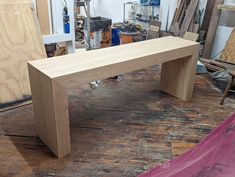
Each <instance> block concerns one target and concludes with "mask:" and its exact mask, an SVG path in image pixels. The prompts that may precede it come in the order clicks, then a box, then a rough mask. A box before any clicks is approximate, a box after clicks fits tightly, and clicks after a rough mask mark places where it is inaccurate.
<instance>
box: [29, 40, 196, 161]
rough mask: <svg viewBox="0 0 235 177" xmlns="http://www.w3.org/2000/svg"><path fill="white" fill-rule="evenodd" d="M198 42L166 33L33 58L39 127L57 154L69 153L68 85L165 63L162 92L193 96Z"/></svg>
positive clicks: (37, 125) (33, 77) (76, 85)
mask: <svg viewBox="0 0 235 177" xmlns="http://www.w3.org/2000/svg"><path fill="white" fill-rule="evenodd" d="M198 51H199V44H198V43H196V42H193V41H188V40H184V39H181V38H175V37H165V38H159V39H153V40H148V41H143V42H137V43H132V44H126V45H121V46H116V47H110V48H105V49H99V50H94V51H88V52H83V53H81V54H80V53H75V54H70V55H66V56H61V57H55V58H52V59H44V60H37V61H31V62H29V64H28V66H29V74H30V83H31V89H32V95H33V107H34V117H35V123H36V128H37V132H38V135H39V137H40V138H41V139H42V140H43V141H44V142H45V143H46V144H47V145H48V146H49V148H50V149H51V151H52V152H53V153H54V154H55V155H56V156H57V157H63V156H64V155H66V154H69V153H70V152H71V145H70V133H69V132H70V129H69V114H68V96H67V89H68V88H72V87H78V86H81V85H82V84H86V83H89V82H91V81H93V80H101V79H105V78H109V77H111V76H114V75H117V74H120V73H128V72H132V71H136V70H139V69H143V68H147V67H150V66H153V65H158V64H162V63H164V64H163V69H162V78H161V90H162V91H165V92H167V93H169V94H171V95H173V96H175V97H177V98H180V99H182V100H184V101H187V100H189V99H191V97H192V92H193V85H194V77H195V72H196V62H197V58H198Z"/></svg>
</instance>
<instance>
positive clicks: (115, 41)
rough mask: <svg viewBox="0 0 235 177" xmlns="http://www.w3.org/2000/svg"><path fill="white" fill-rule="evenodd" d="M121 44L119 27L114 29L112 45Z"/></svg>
mask: <svg viewBox="0 0 235 177" xmlns="http://www.w3.org/2000/svg"><path fill="white" fill-rule="evenodd" d="M115 45H120V37H119V29H117V28H113V29H112V46H115Z"/></svg>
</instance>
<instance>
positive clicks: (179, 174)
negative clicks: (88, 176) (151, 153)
mask: <svg viewBox="0 0 235 177" xmlns="http://www.w3.org/2000/svg"><path fill="white" fill-rule="evenodd" d="M139 177H235V114H233V115H232V116H231V117H230V118H229V119H227V120H226V121H225V122H224V123H223V124H222V125H220V126H219V127H218V128H216V129H215V130H214V131H212V132H211V133H210V134H209V135H208V136H207V137H206V138H205V139H204V140H203V141H202V142H201V143H199V144H198V145H197V146H196V147H195V148H194V149H192V150H190V151H188V152H186V153H185V154H183V155H181V156H179V157H178V158H176V159H175V160H172V161H170V162H168V163H166V164H164V165H163V166H160V167H156V168H154V169H152V170H150V171H149V172H147V173H145V174H143V175H140V176H139Z"/></svg>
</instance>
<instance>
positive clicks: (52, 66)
mask: <svg viewBox="0 0 235 177" xmlns="http://www.w3.org/2000/svg"><path fill="white" fill-rule="evenodd" d="M195 45H198V43H196V42H193V41H188V40H185V39H182V38H177V37H171V36H170V37H164V38H158V39H153V40H147V41H142V42H136V43H131V44H125V45H120V46H114V47H109V48H104V49H98V50H91V51H87V52H81V53H74V54H69V55H65V56H59V57H54V58H49V59H43V60H35V61H30V62H28V63H29V65H31V66H33V67H35V68H36V69H37V70H39V71H41V72H42V73H44V74H45V75H47V76H48V77H50V78H58V77H62V76H66V75H70V74H74V73H79V72H82V71H87V70H92V69H95V68H99V67H104V66H109V65H114V64H118V63H123V62H124V63H123V64H125V62H128V61H131V60H135V59H138V58H143V57H146V58H147V57H148V56H152V55H156V54H162V53H164V52H168V51H174V50H177V49H182V48H187V47H192V46H195ZM189 52H190V53H192V51H189ZM186 53H187V52H186ZM187 55H189V54H187ZM159 60H160V59H159ZM160 63H161V62H159V64H160Z"/></svg>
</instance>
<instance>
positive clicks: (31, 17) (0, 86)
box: [0, 0, 46, 106]
mask: <svg viewBox="0 0 235 177" xmlns="http://www.w3.org/2000/svg"><path fill="white" fill-rule="evenodd" d="M0 12H1V13H0V26H1V30H0V40H1V42H0V51H1V55H0V93H1V94H0V106H1V105H5V104H8V103H12V102H16V101H19V100H23V99H27V98H30V97H31V91H30V86H29V77H28V70H27V61H29V60H33V59H40V58H45V57H46V52H45V49H44V46H43V42H42V37H41V34H40V30H39V25H38V21H37V19H36V13H35V10H34V9H33V8H32V2H31V0H22V1H20V0H1V1H0Z"/></svg>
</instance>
